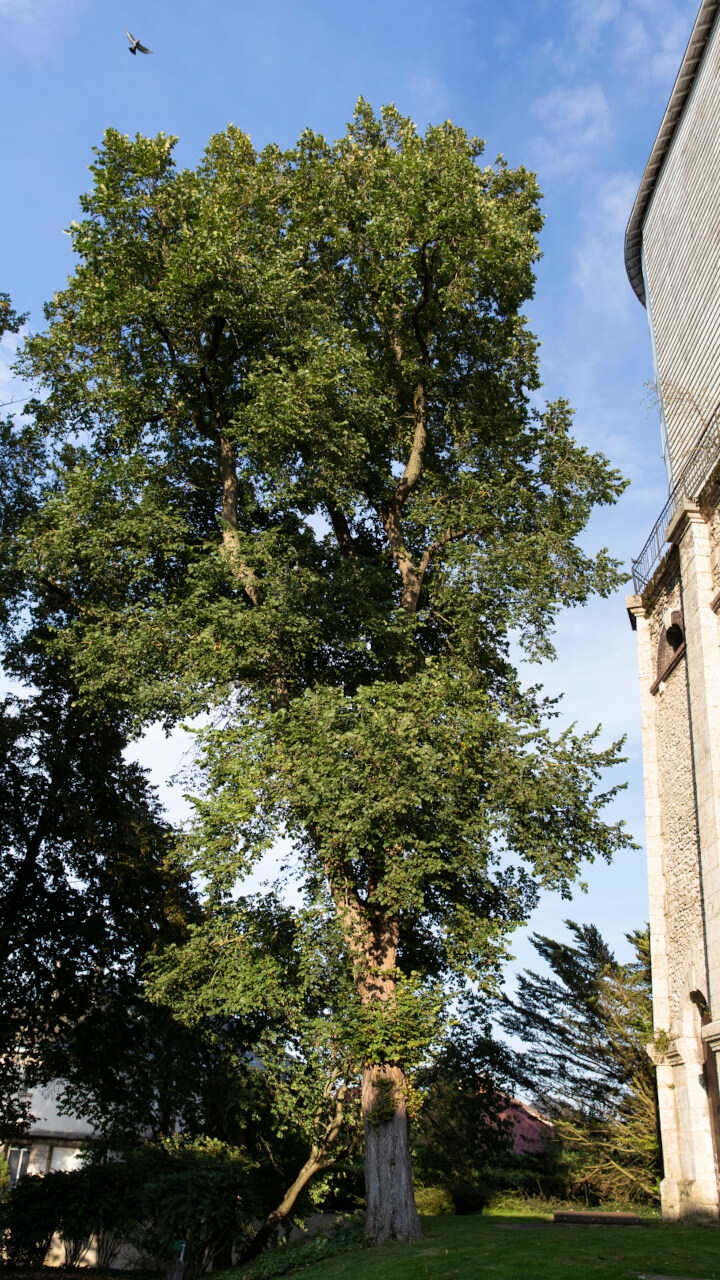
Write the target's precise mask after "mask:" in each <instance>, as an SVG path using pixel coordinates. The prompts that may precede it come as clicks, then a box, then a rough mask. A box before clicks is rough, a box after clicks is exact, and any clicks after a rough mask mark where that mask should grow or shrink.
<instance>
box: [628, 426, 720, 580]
mask: <svg viewBox="0 0 720 1280" xmlns="http://www.w3.org/2000/svg"><path fill="white" fill-rule="evenodd" d="M718 462H720V405H718V407H717V409H716V410H715V412H714V414H713V416H712V417H711V419H710V421H709V422H708V424H707V426H706V427H705V428H704V430H703V433H702V435H701V436H700V439H699V440H698V442H697V444H696V445H695V448H694V449H693V451H692V453H691V454H690V457H689V458H688V460H687V462H686V463H685V466H684V467H683V469H682V471H681V472H680V475H679V476H678V478H677V480H676V481H675V484H674V485H673V487H672V489H671V490H670V497H669V498H668V500H667V502H666V503H665V506H664V507H663V509H662V511H661V512H660V515H659V516H658V518H657V520H656V521H655V524H654V525H653V527H652V531H651V533H650V537H649V538H648V540H647V542H646V543H645V546H644V547H643V549H642V551H641V552H640V555H639V556H638V557H637V559H636V560H633V562H632V576H633V583H634V584H635V591H636V592H637V594H638V595H639V594H640V593H641V592H642V591H644V590H645V587H646V586H647V584H648V582H649V581H650V579H651V578H652V576H653V574H654V572H655V570H656V568H657V566H658V565H659V563H660V561H661V559H662V555H663V551H664V549H665V545H666V542H665V530H666V529H667V527H668V525H669V523H670V521H671V520H672V518H673V516H674V515H675V512H676V511H677V509H678V507H679V506H680V503H681V502H682V500H683V498H687V500H688V502H695V501H696V500H697V499H698V498H699V497H700V494H701V492H702V489H703V487H704V485H705V482H706V481H707V480H708V478H709V476H710V473H711V471H712V470H713V468H714V467H715V465H716V464H717V463H718Z"/></svg>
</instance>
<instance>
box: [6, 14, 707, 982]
mask: <svg viewBox="0 0 720 1280" xmlns="http://www.w3.org/2000/svg"><path fill="white" fill-rule="evenodd" d="M698 3H699V0H473V2H472V3H470V2H469V0H444V3H440V0H412V3H411V2H410V0H385V3H380V0H367V2H366V3H362V4H361V3H358V2H357V0H348V2H347V3H345V4H338V3H330V0H303V2H302V3H300V2H299V0H274V2H273V3H272V4H268V3H266V4H265V5H263V6H260V5H258V4H257V3H256V2H255V3H253V0H210V2H209V3H206V4H204V5H200V4H197V3H192V4H191V3H190V0H172V3H171V2H170V0H152V2H151V3H149V4H148V3H144V4H140V3H139V0H124V2H123V3H120V2H119V0H0V84H2V87H3V93H4V96H5V101H4V103H3V108H2V121H3V124H2V142H3V160H4V163H3V174H4V182H3V188H4V194H3V198H2V202H1V204H0V244H1V245H2V256H1V262H2V271H1V273H0V289H7V290H9V291H10V292H11V294H12V296H13V299H14V301H15V304H16V306H17V307H18V308H19V309H22V310H24V311H29V312H30V326H31V327H33V328H39V327H41V325H42V303H43V301H44V300H45V299H46V298H48V297H51V296H52V294H53V292H54V291H55V290H56V289H58V288H60V287H62V285H63V283H64V280H65V278H66V276H67V274H68V273H69V272H70V270H71V269H72V257H71V253H70V242H69V239H68V237H67V236H65V235H63V228H65V227H67V226H68V224H69V222H70V221H71V219H72V218H73V217H75V216H76V215H77V197H78V194H79V193H80V192H81V191H83V190H85V189H86V188H87V186H88V185H89V183H88V174H87V165H88V164H89V163H90V161H91V158H92V156H91V148H92V147H93V146H94V145H96V144H98V143H99V142H100V140H101V137H102V132H103V129H104V128H106V127H107V126H109V125H112V126H113V127H115V128H117V129H120V130H121V131H122V132H124V133H128V134H134V133H135V132H141V133H144V134H155V133H157V132H159V131H160V130H163V131H164V132H166V133H170V134H175V135H178V136H179V139H180V141H179V144H178V149H177V153H176V154H177V158H178V160H179V162H180V163H181V164H194V163H195V162H196V161H197V159H198V157H199V155H200V152H201V151H202V148H203V146H204V145H205V143H206V141H207V138H208V136H209V135H210V134H211V133H213V132H215V131H217V130H220V129H223V128H224V127H225V126H226V125H227V124H228V123H229V122H230V121H233V122H234V123H235V124H237V125H239V126H240V127H241V128H243V129H245V130H246V131H247V132H248V133H249V134H250V135H251V137H252V139H253V142H254V143H255V145H256V146H262V145H264V144H265V143H267V142H271V141H275V142H278V143H280V144H281V145H289V144H291V143H292V142H293V141H294V140H295V139H296V138H297V136H298V134H299V132H300V131H301V130H302V129H303V128H304V127H305V126H307V125H309V126H311V127H312V128H313V129H315V130H318V131H321V132H323V133H325V134H327V135H328V136H331V137H335V136H337V135H338V134H339V133H341V132H343V130H344V126H345V122H346V121H347V120H348V119H349V118H350V116H351V114H352V109H353V105H354V103H355V101H356V99H357V97H358V96H359V95H361V94H362V95H363V96H364V97H365V98H367V99H369V100H370V101H371V102H372V103H373V105H374V106H376V107H378V106H380V105H381V104H382V103H385V102H391V101H392V102H395V103H396V105H397V106H398V107H399V108H400V109H401V110H402V111H404V112H406V113H407V114H409V115H411V116H412V117H413V118H414V119H415V121H416V123H417V124H418V125H419V126H420V127H421V128H422V127H424V126H425V125H426V124H427V123H428V122H436V121H438V120H444V119H447V118H448V117H449V118H451V119H452V120H453V121H454V122H455V123H457V124H461V125H463V126H464V127H465V128H466V129H467V130H468V132H470V133H473V134H478V135H480V136H481V137H483V138H485V139H486V140H487V155H488V157H489V158H491V159H492V158H494V157H495V155H497V154H498V153H500V152H502V153H503V154H504V155H505V156H506V158H507V159H508V161H509V162H510V164H512V165H517V164H525V165H527V166H529V167H531V168H533V169H535V170H537V172H538V174H539V178H540V185H541V188H542V190H543V191H544V192H545V202H544V210H545V215H546V226H545V230H544V232H543V235H542V248H543V251H544V257H543V259H542V261H541V263H540V265H539V268H538V285H537V296H536V299H535V300H534V302H533V303H532V304H531V306H530V308H529V314H530V317H531V320H532V325H533V328H534V329H535V331H536V332H537V333H538V334H539V336H540V338H541V340H542V343H543V347H542V371H543V376H544V382H545V388H544V394H546V395H547V397H548V398H553V397H555V396H558V395H564V396H566V397H567V398H568V399H569V400H570V401H571V403H572V404H573V405H574V406H575V408H576V410H577V417H576V434H577V435H578V437H579V438H580V439H581V440H582V441H583V442H584V443H587V444H589V445H592V446H593V447H597V448H602V449H603V450H604V451H605V452H606V453H607V454H608V455H609V456H610V458H611V459H612V460H613V462H614V463H615V464H616V465H618V466H619V467H620V468H621V469H622V470H623V472H624V474H625V475H626V476H628V477H629V479H630V480H631V482H632V484H631V487H630V489H629V490H628V492H627V493H626V494H625V496H624V497H623V499H622V500H621V502H620V503H619V505H618V506H617V507H615V508H613V509H611V510H609V511H602V512H600V513H598V515H597V516H596V517H595V518H594V519H593V522H592V525H591V527H590V529H589V531H588V534H587V537H586V539H585V541H586V545H588V546H602V545H607V546H609V547H610V548H611V550H612V551H613V552H614V554H616V555H618V556H619V557H621V558H622V559H623V560H624V561H625V562H627V563H628V564H629V560H630V557H631V556H632V555H634V554H637V552H638V551H639V550H640V548H641V546H642V544H643V543H644V541H645V538H646V536H647V534H648V532H649V530H650V527H651V525H652V523H653V522H654V520H655V518H656V516H657V514H658V512H659V510H660V508H661V506H662V504H663V502H664V499H665V496H666V494H665V476H664V468H663V464H662V458H661V447H660V431H659V425H658V422H657V417H656V414H654V412H653V409H652V398H651V397H649V396H648V394H647V388H646V384H647V383H648V382H649V381H650V380H651V378H652V364H651V354H650V344H649V338H648V330H647V318H646V314H645V311H644V310H643V308H642V307H641V305H640V303H639V302H638V301H637V299H636V298H635V295H634V294H633V293H632V290H631V289H630V286H629V284H628V282H627V279H626V277H625V273H624V267H623V234H624V229H625V224H626V222H627V218H628V215H629V212H630V208H631V206H632V201H633V198H634V194H635V191H636V189H637V185H638V182H639V180H640V177H641V175H642V171H643V168H644V165H645V162H646V160H647V158H648V155H649V152H650V148H651V146H652V143H653V140H654V138H655V134H656V132H657V129H658V126H659V124H660V121H661V118H662V114H663V111H664V109H665V106H666V103H667V100H668V97H669V94H670V91H671V88H672V84H673V81H674V78H675V75H676V73H677V70H678V67H679V64H680V60H681V57H682V54H683V51H684V48H685V45H686V42H687V39H688V36H689V34H690V30H691V28H692V23H693V21H694V18H695V15H696V12H697V8H698ZM126 27H129V28H130V30H131V31H132V32H134V34H135V35H136V36H139V37H140V39H141V40H142V41H143V43H145V44H146V45H149V47H150V48H151V49H153V51H154V52H153V54H152V56H151V57H142V56H140V55H138V56H137V57H134V58H133V57H131V56H129V55H128V52H127V42H126V40H125V35H124V32H125V28H126ZM12 345H13V344H12V343H11V342H10V343H8V342H6V343H5V344H4V346H3V350H2V352H0V400H2V401H5V400H9V399H10V398H11V397H12V396H13V395H21V394H22V391H23V388H22V387H20V386H19V385H18V384H17V382H14V381H13V379H12V376H11V374H10V373H9V371H8V363H9V360H10V357H11V351H12ZM627 589H628V590H629V588H627ZM624 594H625V592H624V591H623V592H620V593H619V594H618V595H617V596H616V597H614V598H613V599H611V600H607V601H597V602H595V603H593V604H592V605H591V606H589V607H587V608H586V609H584V610H581V611H574V612H571V613H568V614H566V615H565V616H564V617H563V618H562V620H561V624H560V627H559V631H558V655H559V660H558V662H557V663H556V664H554V666H552V667H550V668H548V669H546V670H543V672H542V678H543V680H544V681H545V683H546V686H547V688H548V689H549V690H550V691H551V692H553V693H560V692H562V693H563V694H564V706H565V711H564V715H565V717H566V718H567V719H569V720H574V721H577V722H578V724H579V725H580V726H582V727H591V726H594V725H595V724H597V723H598V722H601V723H602V724H603V726H604V735H605V737H606V739H610V738H611V737H618V736H620V735H622V734H627V735H628V757H629V758H628V763H627V765H626V766H624V767H623V769H622V770H621V771H620V774H621V778H622V779H623V780H626V781H627V783H628V788H627V790H626V791H625V792H624V793H623V795H622V796H621V798H620V800H619V802H618V803H617V804H616V806H615V811H616V813H617V815H618V816H622V817H624V818H625V819H626V820H627V822H628V824H629V826H630V827H631V829H632V831H633V832H634V833H635V835H636V837H637V838H638V839H639V840H640V841H642V839H643V834H644V831H643V799H642V766H641V756H640V736H639V703H638V694H637V687H636V682H637V677H636V654H635V640H634V636H633V634H632V632H631V630H630V627H629V624H628V621H627V616H626V613H625V609H624V603H623V596H624ZM528 674H529V677H531V678H532V679H533V680H535V679H536V678H537V674H538V673H537V669H533V670H531V671H530V672H529V673H528ZM183 747H185V748H186V747H187V740H185V741H184V742H183V743H181V746H180V747H177V745H176V744H175V743H170V744H166V743H164V741H163V739H162V736H161V735H159V734H154V733H151V734H150V735H149V737H148V740H147V741H146V743H145V744H144V745H143V746H142V747H141V748H140V754H141V758H142V759H144V761H145V762H146V763H147V764H148V765H149V766H150V767H151V768H152V770H153V776H154V777H155V779H156V780H157V781H158V783H160V784H163V783H164V782H165V780H166V779H167V777H168V776H169V774H171V773H172V771H173V769H174V768H175V767H176V766H177V761H178V758H179V754H180V751H181V749H182V748H183ZM164 794H165V795H166V796H167V797H168V800H169V803H170V805H171V807H172V806H176V804H177V794H178V793H177V789H176V790H175V791H173V790H167V789H165V791H164ZM586 879H587V882H588V886H589V894H588V895H587V896H584V895H581V894H579V895H578V896H577V897H576V899H575V900H574V901H573V903H572V904H568V903H562V902H559V901H558V900H557V899H555V898H552V897H548V898H546V899H545V900H544V901H543V904H542V906H541V907H540V909H539V910H538V912H537V914H536V917H535V919H534V920H533V921H532V927H533V928H536V929H539V930H540V931H542V932H550V933H553V932H555V933H557V932H558V931H559V929H560V921H561V920H562V919H563V918H564V917H565V916H567V915H572V916H573V917H574V918H576V919H580V920H583V921H589V920H592V921H593V922H595V923H596V924H598V926H599V927H600V928H601V929H602V930H603V932H604V933H605V934H606V936H607V937H608V940H609V941H610V942H611V943H613V944H614V945H617V946H618V950H619V951H620V953H623V952H624V948H623V944H622V939H623V934H624V933H625V932H626V931H627V930H629V929H632V928H635V927H636V926H638V925H639V924H641V922H642V921H643V920H644V919H645V918H646V915H647V891H646V884H645V867H644V858H643V855H642V854H641V853H637V854H635V855H626V856H625V857H624V858H623V859H622V860H621V861H618V862H616V863H615V865H614V866H613V867H611V868H606V867H604V866H603V867H600V868H590V869H589V870H588V873H587V876H586ZM514 950H515V954H516V956H517V958H518V962H519V963H521V964H526V963H528V962H531V961H532V957H533V953H532V950H531V948H530V947H529V946H528V943H527V939H526V935H523V936H520V937H518V939H517V945H516V946H515V948H514Z"/></svg>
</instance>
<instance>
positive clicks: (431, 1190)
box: [415, 1187, 455, 1218]
mask: <svg viewBox="0 0 720 1280" xmlns="http://www.w3.org/2000/svg"><path fill="white" fill-rule="evenodd" d="M415 1204H416V1205H417V1211H418V1213H424V1214H426V1215H427V1217H432V1218H435V1217H438V1215H440V1214H443V1213H454V1212H455V1202H454V1200H453V1198H452V1196H451V1195H450V1192H449V1191H448V1190H447V1188H446V1187H416V1188H415Z"/></svg>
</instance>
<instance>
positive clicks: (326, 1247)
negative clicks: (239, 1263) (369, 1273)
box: [213, 1222, 365, 1280]
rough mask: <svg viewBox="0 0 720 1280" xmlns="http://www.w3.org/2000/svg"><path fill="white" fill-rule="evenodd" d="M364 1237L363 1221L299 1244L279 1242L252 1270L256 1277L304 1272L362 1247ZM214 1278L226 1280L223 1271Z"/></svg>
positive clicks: (258, 1279)
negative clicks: (307, 1268)
mask: <svg viewBox="0 0 720 1280" xmlns="http://www.w3.org/2000/svg"><path fill="white" fill-rule="evenodd" d="M364 1239H365V1228H364V1227H363V1225H362V1223H361V1222H351V1223H349V1224H347V1225H345V1224H342V1225H341V1226H339V1227H333V1229H332V1230H331V1231H326V1232H322V1233H321V1234H320V1235H317V1236H313V1238H312V1240H299V1241H298V1243H297V1244H290V1245H280V1246H279V1247H278V1248H275V1249H270V1250H269V1251H268V1252H267V1253H264V1254H263V1255H262V1257H260V1258H258V1260H257V1262H256V1263H255V1265H254V1267H253V1269H252V1273H251V1274H252V1277H253V1280H271V1278H272V1277H273V1276H288V1275H291V1274H292V1272H293V1271H302V1270H304V1268H305V1267H311V1266H313V1265H314V1263H316V1262H322V1261H323V1259H324V1258H334V1257H336V1256H337V1255H338V1254H341V1253H351V1252H352V1251H353V1250H355V1249H361V1248H362V1246H363V1242H364ZM226 1275H227V1280H229V1278H230V1277H231V1276H232V1280H237V1272H227V1273H226ZM213 1280H224V1277H223V1273H222V1272H221V1273H219V1274H217V1275H214V1277H213Z"/></svg>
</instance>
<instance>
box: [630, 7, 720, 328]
mask: <svg viewBox="0 0 720 1280" xmlns="http://www.w3.org/2000/svg"><path fill="white" fill-rule="evenodd" d="M719 12H720V0H703V2H702V4H701V5H700V12H699V13H698V16H697V18H696V19H695V26H694V27H693V29H692V35H691V36H690V40H689V42H688V47H687V49H686V50H685V56H684V58H683V60H682V63H681V66H680V70H679V72H678V75H677V79H676V81H675V84H674V86H673V91H672V93H671V94H670V101H669V102H668V105H667V107H666V109H665V115H664V116H663V119H662V124H661V125H660V130H659V132H658V135H657V138H656V139H655V145H654V146H653V149H652V151H651V152H650V159H649V160H648V162H647V164H646V166H645V172H644V174H643V176H642V181H641V183H640V187H639V189H638V193H637V196H636V197H635V204H634V205H633V209H632V213H631V214H630V221H629V222H628V225H627V231H626V232H625V268H626V270H627V273H628V278H629V280H630V283H631V285H632V287H633V289H634V290H635V292H636V294H637V296H638V298H639V299H640V301H641V302H642V304H643V306H644V305H645V283H644V281H643V274H642V228H643V222H644V221H645V214H646V213H647V210H648V206H649V204H650V201H651V200H652V197H653V193H654V191H655V186H656V183H657V180H658V178H659V177H660V172H661V170H662V167H663V165H664V163H665V158H666V156H667V153H668V151H669V150H670V146H671V144H672V140H673V138H674V137H675V132H676V130H677V127H678V125H679V123H680V120H681V119H682V114H683V111H684V110H685V106H686V103H687V100H688V98H689V96H690V94H691V92H692V88H693V85H694V84H695V77H696V75H697V72H698V68H699V66H700V63H701V62H702V59H703V54H704V53H705V50H706V48H707V46H708V41H709V40H710V36H711V35H712V32H713V28H714V26H715V21H716V18H717V16H718V13H719Z"/></svg>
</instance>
